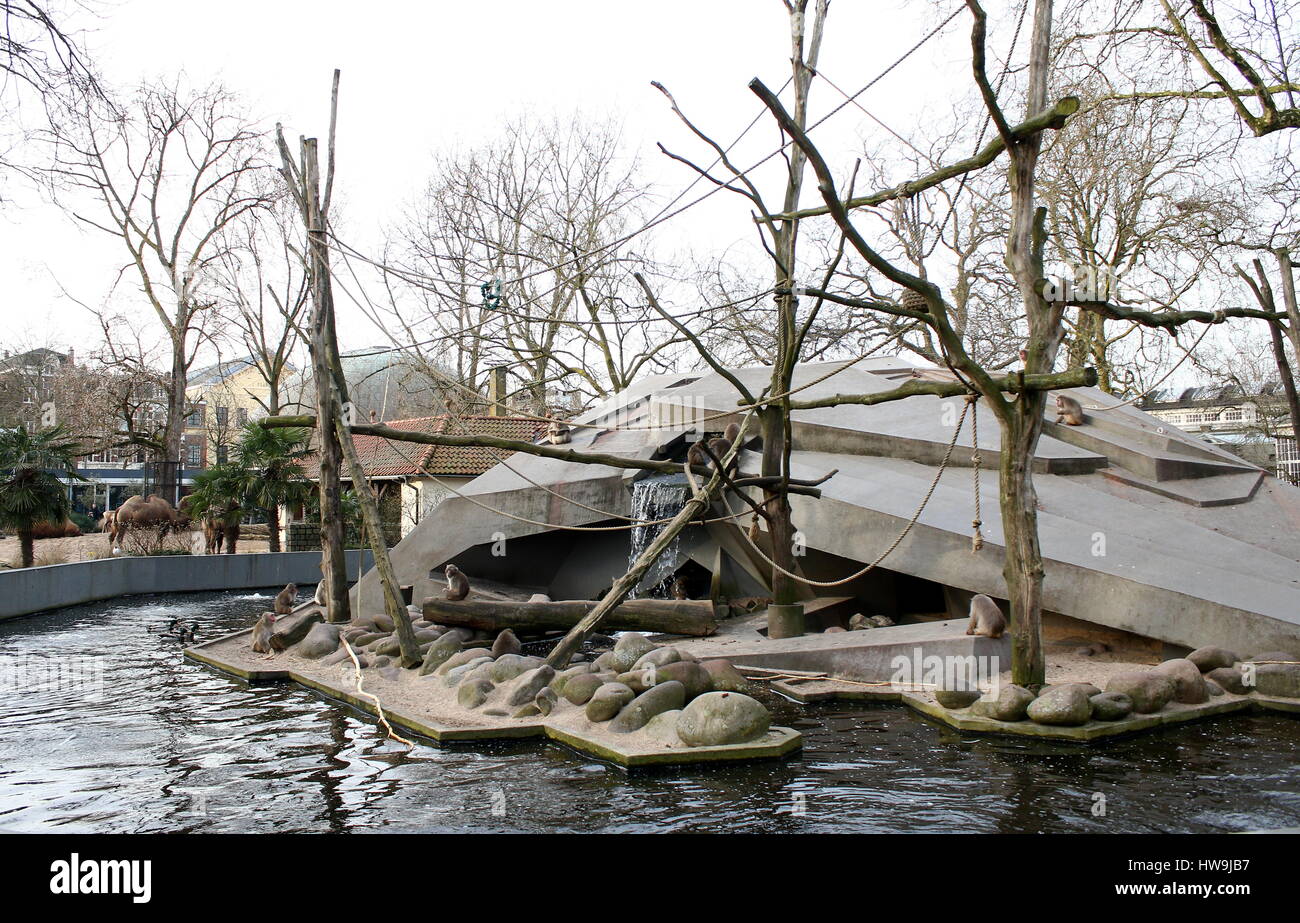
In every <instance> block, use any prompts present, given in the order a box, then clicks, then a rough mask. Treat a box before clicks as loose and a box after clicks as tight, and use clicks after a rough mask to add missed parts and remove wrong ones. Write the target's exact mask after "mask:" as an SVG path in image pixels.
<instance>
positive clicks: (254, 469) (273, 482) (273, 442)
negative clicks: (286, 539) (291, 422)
mask: <svg viewBox="0 0 1300 923" xmlns="http://www.w3.org/2000/svg"><path fill="white" fill-rule="evenodd" d="M311 454H312V452H311V443H310V438H309V435H308V432H307V430H305V429H268V428H267V427H264V426H258V425H257V424H256V423H250V424H249V425H248V426H246V427H245V428H244V434H243V436H242V437H241V438H240V441H239V444H238V445H237V446H235V452H234V460H235V465H236V467H238V468H240V469H242V471H243V480H242V485H241V486H242V493H243V496H244V498H245V501H246V502H247V504H248V505H249V506H251V507H253V508H254V509H259V510H262V511H263V512H265V513H266V521H267V526H268V528H267V533H268V545H269V548H270V550H271V551H279V550H280V528H279V526H280V507H282V506H289V505H291V504H295V503H303V502H305V501H306V500H307V498H308V497H309V496H310V495H311V489H312V485H311V482H310V481H308V480H307V473H306V471H304V470H303V466H302V463H303V461H304V460H305V459H307V458H308V457H309V456H310V455H311Z"/></svg>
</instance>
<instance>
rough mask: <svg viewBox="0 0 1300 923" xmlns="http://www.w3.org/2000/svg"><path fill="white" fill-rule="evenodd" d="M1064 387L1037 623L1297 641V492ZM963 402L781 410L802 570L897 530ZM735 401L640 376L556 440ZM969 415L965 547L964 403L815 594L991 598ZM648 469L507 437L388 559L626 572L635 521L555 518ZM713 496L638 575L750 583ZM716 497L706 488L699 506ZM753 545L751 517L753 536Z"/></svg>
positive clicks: (984, 501) (419, 567) (611, 433)
mask: <svg viewBox="0 0 1300 923" xmlns="http://www.w3.org/2000/svg"><path fill="white" fill-rule="evenodd" d="M832 372H833V373H834V374H833V375H831V374H830V373H832ZM737 374H738V376H739V377H740V378H742V379H743V380H744V381H745V383H746V385H747V386H748V387H750V388H752V389H753V390H754V391H756V392H757V391H758V390H761V388H762V387H763V386H764V384H765V383H766V381H767V379H768V376H769V373H768V370H767V369H765V368H750V369H743V370H739V371H738V372H737ZM828 375H829V377H827V376H828ZM946 375H947V373H945V372H936V371H930V370H917V369H914V368H913V367H912V366H910V365H908V364H906V363H904V362H902V361H899V360H895V359H889V358H881V359H874V360H868V361H865V362H859V363H857V364H853V365H846V364H844V363H839V364H810V365H806V366H802V367H801V368H800V369H799V370H798V372H797V374H796V377H795V386H796V387H799V386H801V385H804V384H808V383H810V382H813V381H815V380H817V379H822V378H825V379H826V380H824V381H820V382H819V383H817V384H813V385H812V386H811V387H809V388H807V389H806V390H803V391H801V392H800V393H799V398H801V399H814V398H818V397H827V396H830V395H834V394H837V393H870V392H878V391H885V390H889V389H892V388H895V387H897V386H898V385H899V384H900V383H901V382H903V381H905V380H906V379H908V378H911V377H915V376H926V377H941V376H946ZM1069 393H1071V394H1072V395H1073V396H1074V397H1076V398H1078V399H1079V401H1080V402H1081V403H1082V404H1083V406H1084V408H1085V411H1086V415H1087V419H1086V422H1085V424H1084V425H1082V426H1078V427H1071V426H1065V425H1058V424H1056V423H1055V422H1054V416H1049V418H1048V421H1047V423H1046V424H1045V429H1044V435H1043V438H1042V440H1041V443H1040V445H1039V447H1038V451H1037V454H1036V457H1035V459H1034V462H1033V465H1034V470H1035V484H1036V486H1037V490H1038V498H1039V526H1040V534H1041V539H1042V546H1043V553H1044V557H1045V566H1046V583H1045V587H1044V601H1045V608H1046V609H1047V610H1049V612H1050V614H1051V616H1052V618H1053V619H1054V623H1053V624H1055V625H1057V626H1058V628H1060V630H1062V631H1064V630H1067V629H1077V630H1078V631H1080V632H1082V633H1085V634H1086V633H1087V632H1089V631H1092V630H1099V631H1105V632H1111V633H1114V634H1118V633H1131V635H1137V636H1141V640H1151V639H1154V641H1157V642H1164V643H1168V644H1172V645H1183V646H1187V647H1196V646H1201V645H1207V644H1217V645H1222V646H1226V647H1230V648H1233V649H1238V650H1241V651H1242V652H1243V653H1244V652H1248V651H1258V650H1266V649H1268V648H1269V647H1274V648H1276V647H1279V646H1281V647H1283V648H1287V647H1291V646H1293V645H1294V644H1295V643H1296V642H1297V639H1300V528H1298V526H1300V490H1297V489H1296V488H1294V487H1292V486H1290V485H1286V484H1283V483H1280V482H1279V481H1277V480H1276V479H1275V478H1274V477H1272V476H1271V475H1269V474H1267V473H1266V472H1264V471H1263V470H1261V469H1259V468H1256V467H1254V466H1252V465H1250V464H1248V463H1245V462H1243V461H1242V460H1241V459H1239V458H1237V457H1235V456H1234V455H1232V454H1231V453H1229V452H1227V451H1225V450H1223V449H1221V448H1218V447H1216V446H1213V445H1210V444H1208V443H1206V442H1203V441H1201V440H1199V439H1197V438H1195V437H1193V436H1189V435H1187V434H1186V433H1183V432H1181V431H1180V430H1178V429H1177V428H1175V427H1172V426H1170V425H1168V424H1165V423H1162V422H1161V421H1159V420H1157V419H1154V418H1153V417H1151V416H1149V415H1147V414H1145V413H1143V412H1141V411H1139V410H1136V409H1134V408H1133V407H1131V406H1121V405H1120V404H1119V402H1118V401H1117V400H1116V399H1115V398H1113V397H1110V396H1109V395H1107V394H1105V393H1103V392H1100V391H1097V390H1095V389H1077V390H1074V391H1071V392H1069ZM962 404H963V401H962V399H961V398H951V399H939V398H934V397H927V396H918V397H913V398H909V399H907V400H904V401H897V402H893V403H887V404H881V405H878V406H874V407H864V406H861V405H852V404H845V405H840V406H837V407H832V408H825V409H818V410H812V411H799V412H796V413H795V415H794V452H793V455H792V465H793V468H794V473H795V475H796V476H797V477H807V478H816V477H819V476H821V475H824V474H826V473H827V472H829V471H831V470H833V469H837V470H838V473H837V474H836V475H835V476H834V477H832V478H831V479H830V480H829V481H827V482H826V483H825V484H824V485H822V497H821V498H820V499H811V498H807V497H799V496H796V497H793V498H792V504H793V507H794V517H795V525H796V527H797V528H798V530H799V532H800V538H801V541H802V543H803V545H804V546H805V548H806V553H805V554H804V555H803V556H801V557H800V558H798V561H799V566H800V568H801V569H802V571H803V573H804V574H805V575H806V576H808V577H809V578H812V579H816V580H830V581H834V580H837V579H840V578H843V577H845V576H847V575H850V574H852V573H853V572H854V571H856V570H858V569H859V568H861V566H862V564H863V562H867V561H871V560H873V559H874V558H875V557H876V556H877V555H878V554H879V553H880V552H881V551H882V550H884V549H885V548H886V547H888V546H889V545H890V543H891V542H893V540H894V538H895V537H896V536H897V535H898V534H899V532H900V531H901V530H902V529H903V527H904V526H905V525H906V524H907V522H908V521H909V520H910V519H911V518H912V516H913V515H914V514H915V512H916V510H917V507H918V505H919V504H920V502H921V499H922V497H923V496H924V494H925V493H926V491H927V489H928V488H929V486H930V484H931V482H932V481H933V480H934V478H935V477H936V474H937V472H938V466H939V463H940V461H941V459H942V457H943V455H944V451H945V449H946V447H947V445H948V443H949V441H950V439H951V438H952V434H953V429H954V427H955V426H956V424H957V422H958V418H959V416H960V411H961V407H962ZM736 406H737V398H736V395H735V392H734V390H733V389H732V388H731V386H730V385H729V384H728V383H727V382H726V381H725V380H724V379H723V378H722V377H721V376H719V375H716V374H699V375H693V376H692V375H662V376H656V377H652V378H648V379H645V380H644V381H641V382H639V383H638V384H637V385H635V386H633V387H632V388H629V389H628V390H627V391H625V392H623V393H621V394H619V395H618V396H616V397H615V398H613V399H611V400H610V401H608V402H606V403H605V404H603V405H601V406H600V407H598V408H596V409H595V410H593V411H591V412H589V413H587V414H586V415H584V416H582V417H580V418H579V420H578V422H579V423H580V424H586V425H585V426H577V427H575V429H574V435H573V446H572V447H573V448H575V449H578V450H582V449H588V448H589V449H592V450H596V451H602V452H609V453H614V454H620V455H627V456H637V457H644V458H650V457H655V458H672V459H680V458H682V457H684V453H685V450H686V448H687V447H688V446H689V444H690V443H691V442H693V441H694V440H695V439H697V438H699V436H700V435H701V432H702V431H704V432H707V433H709V434H712V433H715V432H721V431H722V429H723V428H724V427H725V426H726V424H727V423H728V422H730V421H731V420H732V419H738V416H737V415H736V414H735V408H736ZM975 413H976V414H977V415H978V423H979V450H980V452H981V453H982V460H983V471H982V476H981V477H980V479H979V496H980V500H981V506H982V519H983V534H984V538H985V545H984V549H983V551H981V552H978V553H973V552H972V550H971V520H972V519H973V518H975V504H974V498H975V494H974V489H975V488H974V481H975V478H974V471H973V464H972V455H973V452H972V449H973V448H974V446H973V444H972V428H971V426H970V421H969V420H968V421H967V424H966V425H965V426H964V427H963V429H962V431H961V433H960V435H959V436H958V438H957V442H956V446H957V447H956V450H955V451H954V452H953V454H952V458H951V461H950V463H949V464H948V466H947V468H946V469H945V470H944V471H943V473H942V476H941V477H939V479H938V484H937V487H936V489H935V492H934V495H933V498H932V499H931V501H930V503H929V504H928V506H927V507H926V508H925V509H924V510H923V511H922V512H921V514H920V516H919V518H918V520H917V524H916V526H915V528H913V529H912V530H911V532H910V533H909V534H908V536H907V537H906V538H905V539H904V540H903V542H902V543H901V544H900V545H899V546H898V548H897V549H896V550H895V551H894V552H893V553H891V554H890V555H889V556H888V557H887V558H886V559H885V560H884V562H883V563H882V564H881V565H880V567H879V568H877V569H876V570H875V571H873V572H871V573H870V574H868V575H866V576H865V577H862V578H860V579H858V580H855V581H852V582H850V583H848V584H845V585H843V586H839V587H836V588H834V589H830V590H823V591H820V593H821V594H823V595H835V596H851V597H854V598H856V600H857V601H858V602H859V603H860V604H861V606H862V608H863V610H864V611H871V612H877V613H882V614H892V615H898V616H911V615H915V616H918V617H927V618H931V619H933V618H939V617H954V616H957V615H960V614H962V612H963V610H964V607H965V605H966V603H967V601H968V600H969V597H970V594H973V593H987V594H988V595H990V596H993V597H995V598H1005V596H1006V587H1005V583H1004V581H1003V578H1002V566H1003V556H1004V555H1003V551H1004V549H1003V545H1002V542H1003V536H1002V528H1001V523H1000V516H999V505H998V483H997V481H998V479H997V458H998V451H999V446H998V435H999V434H998V426H997V421H996V420H995V418H994V417H993V415H992V414H991V413H990V412H988V411H987V410H985V409H984V408H982V407H978V406H977V409H976V410H975ZM709 417H713V419H708V420H707V422H704V423H702V424H701V423H699V422H698V421H701V420H705V419H706V418H709ZM756 448H757V441H756V439H753V438H750V439H749V440H748V441H747V443H746V446H745V449H746V450H745V451H744V452H743V454H742V456H741V465H740V469H741V472H742V473H744V474H756V473H757V472H758V466H759V461H760V459H759V455H758V453H757V452H756V451H755V449H756ZM645 474H646V472H639V471H623V470H616V469H613V468H608V467H601V466H593V465H581V464H573V463H567V462H561V461H558V460H553V459H546V458H539V457H535V456H524V455H522V454H518V455H515V456H513V457H511V458H510V459H509V460H507V461H506V462H504V463H502V464H499V465H497V466H496V467H494V468H493V469H492V470H491V471H488V472H487V473H486V474H484V475H482V476H481V477H479V478H477V479H476V480H474V481H473V482H471V483H470V484H469V485H467V486H466V487H465V488H463V492H464V493H465V494H466V498H460V497H453V498H451V499H448V500H447V501H445V502H443V503H442V504H440V505H439V506H438V507H437V508H436V509H435V510H434V511H433V512H432V514H431V515H430V516H429V517H428V518H426V519H425V520H424V521H423V522H421V523H420V524H419V525H418V526H417V527H416V528H415V529H414V530H413V531H412V532H411V533H410V534H409V535H408V536H406V538H404V539H403V540H402V542H401V543H400V544H398V545H397V546H396V548H395V549H394V550H393V562H394V565H395V567H396V569H397V573H398V577H399V579H400V581H401V582H402V583H412V584H414V585H415V598H416V599H417V600H418V599H421V598H423V597H425V596H428V595H431V594H433V593H435V592H441V587H442V585H443V584H442V579H441V576H440V574H441V568H442V567H443V565H444V564H446V563H447V562H456V563H457V564H458V566H460V567H461V569H462V570H464V571H465V572H466V573H468V574H470V575H471V576H476V575H477V576H482V577H486V578H490V579H493V580H501V581H506V582H510V583H514V584H517V585H520V586H523V587H533V588H536V589H538V590H540V591H543V592H547V593H548V594H549V595H551V596H552V597H553V598H556V599H560V598H564V599H582V598H595V597H597V596H599V594H600V593H601V592H603V591H604V590H605V589H606V588H607V587H608V586H609V585H610V583H611V582H612V580H613V579H614V578H615V577H617V576H618V575H620V574H622V573H624V572H625V571H626V568H627V564H628V557H629V552H630V547H631V541H632V538H631V536H630V535H629V532H628V531H574V530H571V529H566V528H563V527H580V526H586V527H590V526H626V525H627V524H628V523H627V520H626V519H620V518H619V517H628V516H631V515H632V514H633V509H634V505H636V504H638V503H639V502H640V501H641V500H642V499H644V497H643V493H644V491H646V490H648V489H660V488H655V487H653V485H654V484H655V483H656V481H658V482H659V483H660V485H661V487H662V488H663V489H667V487H664V486H663V484H662V481H663V479H662V478H654V477H652V478H646V477H645ZM537 485H540V486H537ZM731 504H732V510H733V511H734V512H735V513H738V514H743V515H740V516H738V517H737V518H736V519H734V520H733V521H723V522H711V523H709V524H707V525H693V526H691V527H689V528H688V530H687V531H686V532H685V533H683V536H682V538H681V540H680V542H679V544H678V547H677V548H676V550H675V551H674V552H673V553H672V557H671V560H669V561H668V562H666V566H665V568H664V569H662V570H660V571H657V572H656V580H657V579H661V578H663V577H666V576H669V575H671V574H672V573H673V572H674V571H677V572H680V573H682V574H685V575H690V576H691V577H692V578H693V579H695V580H696V581H697V585H696V590H695V592H693V594H692V595H696V596H700V595H705V594H706V593H708V592H709V581H710V578H712V583H713V586H714V587H715V588H717V589H720V591H721V592H722V593H724V594H726V595H732V596H735V595H762V594H763V593H764V592H765V577H764V570H763V566H762V565H763V561H762V557H761V555H759V554H758V552H757V551H756V550H755V547H754V546H752V545H751V544H750V542H749V539H748V538H747V535H746V532H747V530H748V526H749V521H750V514H749V512H748V509H747V507H745V506H744V505H743V504H742V503H741V502H740V501H738V500H736V499H735V498H732V500H731ZM727 515H728V510H727V508H726V507H725V506H723V505H722V504H715V506H714V510H713V513H712V518H719V517H725V516H727ZM765 542H766V534H765V533H761V534H760V535H759V538H758V542H757V544H758V546H759V547H760V548H761V547H762V546H763V545H764V543H765ZM650 589H651V588H650V587H644V588H643V590H645V591H649V590H650ZM354 592H355V593H357V594H359V596H360V599H361V602H362V605H363V607H364V608H366V609H372V610H377V609H379V608H381V606H382V601H381V599H380V596H379V593H378V580H377V576H376V575H375V574H374V573H373V572H371V573H367V574H366V575H365V576H364V577H363V578H362V580H361V581H360V583H359V584H358V586H357V588H356V589H355V590H354ZM813 595H814V590H813V589H809V590H808V596H809V597H810V598H811V597H812V596H813ZM1061 626H1064V627H1063V628H1062V627H1061Z"/></svg>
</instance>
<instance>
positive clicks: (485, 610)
mask: <svg viewBox="0 0 1300 923" xmlns="http://www.w3.org/2000/svg"><path fill="white" fill-rule="evenodd" d="M597 605H599V604H598V603H597V602H595V601H593V600H586V599H578V600H557V601H553V602H534V603H530V602H514V601H511V600H495V599H462V600H457V601H452V600H448V599H439V598H438V597H436V596H431V597H429V598H428V599H426V600H425V601H424V618H425V620H426V621H429V622H434V623H435V624H438V625H452V626H459V627H463V628H477V629H481V630H483V631H501V630H503V629H506V628H510V629H513V630H514V631H546V630H551V629H559V630H567V629H570V628H572V627H573V626H574V625H577V624H578V623H579V622H580V621H582V619H584V618H585V617H586V616H587V615H588V614H589V613H590V612H591V611H592V610H593V609H595V608H596V606H597ZM603 624H604V627H606V628H609V629H611V630H613V631H650V632H657V633H662V634H673V635H692V636H694V637H705V636H707V635H711V634H713V633H714V631H716V630H717V627H718V623H717V617H716V613H715V612H714V609H713V603H712V602H710V601H709V600H707V599H701V600H691V599H628V600H624V601H623V602H622V603H620V604H619V605H618V606H616V607H615V608H614V609H613V611H611V612H610V613H609V615H608V616H606V618H605V620H604V622H603Z"/></svg>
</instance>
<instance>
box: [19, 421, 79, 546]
mask: <svg viewBox="0 0 1300 923" xmlns="http://www.w3.org/2000/svg"><path fill="white" fill-rule="evenodd" d="M80 451H81V450H80V446H78V445H77V443H76V441H75V440H74V439H72V438H70V437H69V436H68V434H67V433H66V432H65V431H64V430H63V429H62V428H61V427H57V426H56V427H52V428H50V429H45V430H37V431H35V432H28V430H27V427H26V426H22V425H20V426H16V427H14V428H13V429H7V430H3V431H0V528H5V529H13V530H14V531H15V532H17V533H18V544H19V547H20V548H21V549H22V566H23V567H31V566H32V564H33V563H34V560H35V551H34V548H33V541H34V539H33V535H32V533H33V530H34V529H35V528H36V526H37V525H39V524H40V523H45V522H58V523H61V522H63V520H64V519H66V518H67V516H68V513H69V512H70V511H71V509H70V504H69V503H68V489H67V487H66V486H65V485H64V483H63V482H62V481H60V480H59V478H60V476H62V477H66V478H69V479H71V480H77V481H84V480H85V478H83V477H82V476H81V475H79V474H78V473H77V456H78V455H79V454H80Z"/></svg>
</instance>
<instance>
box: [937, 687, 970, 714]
mask: <svg viewBox="0 0 1300 923" xmlns="http://www.w3.org/2000/svg"><path fill="white" fill-rule="evenodd" d="M980 695H981V693H980V691H979V690H978V689H936V690H934V700H935V701H936V702H938V703H939V704H940V705H942V706H943V707H944V708H946V709H948V710H949V711H952V710H953V709H955V708H965V707H966V706H968V705H970V704H972V703H973V702H974V701H975V700H976V699H978V698H979V697H980Z"/></svg>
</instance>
